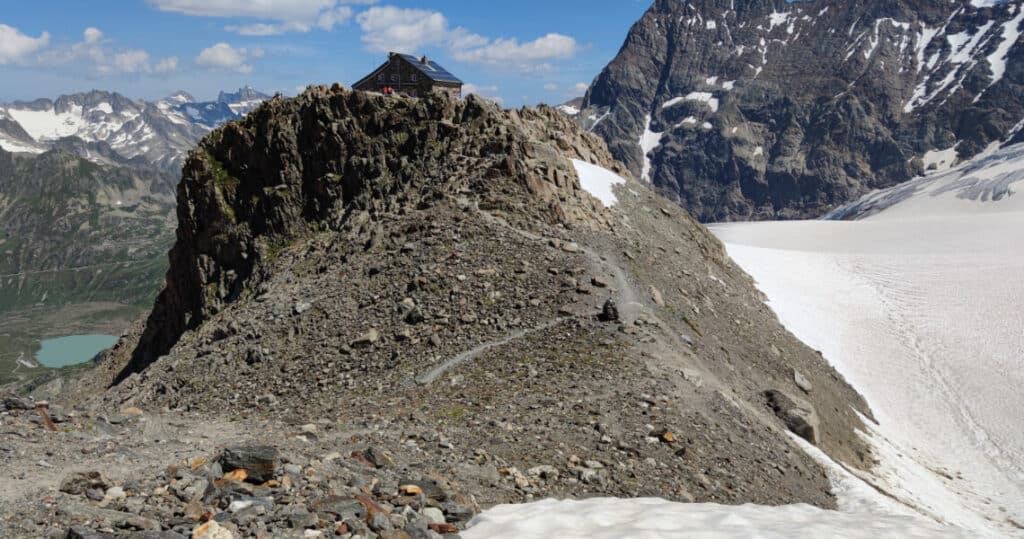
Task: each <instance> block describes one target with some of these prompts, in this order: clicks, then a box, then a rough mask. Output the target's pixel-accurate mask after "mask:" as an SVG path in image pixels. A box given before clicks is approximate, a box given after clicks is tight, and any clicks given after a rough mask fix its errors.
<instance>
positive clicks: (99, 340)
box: [36, 335, 117, 369]
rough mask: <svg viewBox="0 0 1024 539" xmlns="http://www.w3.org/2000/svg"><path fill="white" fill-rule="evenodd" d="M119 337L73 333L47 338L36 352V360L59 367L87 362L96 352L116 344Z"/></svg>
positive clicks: (49, 365)
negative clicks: (57, 337) (68, 335)
mask: <svg viewBox="0 0 1024 539" xmlns="http://www.w3.org/2000/svg"><path fill="white" fill-rule="evenodd" d="M116 342H117V337H112V336H110V335H71V336H70V337H61V338H59V339H46V340H45V341H43V342H42V345H43V347H42V348H40V349H39V351H38V352H36V361H38V362H39V363H41V364H42V365H43V366H44V367H50V368H51V369H59V368H61V367H67V366H69V365H77V364H79V363H85V362H86V361H89V360H90V359H92V358H94V357H96V354H98V353H100V352H102V351H104V350H106V349H107V348H110V347H111V346H114V343H116Z"/></svg>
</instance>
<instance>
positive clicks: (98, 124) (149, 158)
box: [0, 89, 265, 169]
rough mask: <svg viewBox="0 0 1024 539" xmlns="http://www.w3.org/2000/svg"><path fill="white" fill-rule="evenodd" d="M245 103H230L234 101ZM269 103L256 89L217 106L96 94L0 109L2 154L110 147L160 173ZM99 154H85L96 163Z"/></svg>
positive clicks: (179, 97) (183, 96) (186, 98)
mask: <svg viewBox="0 0 1024 539" xmlns="http://www.w3.org/2000/svg"><path fill="white" fill-rule="evenodd" d="M234 97H240V98H244V99H245V100H244V101H232V98H234ZM263 97H265V96H263V94H260V93H258V92H255V91H254V90H252V89H242V90H241V91H240V92H238V93H237V94H224V93H223V92H222V94H221V98H222V99H221V100H218V101H216V102H204V103H200V102H196V100H195V98H193V97H192V96H191V95H189V94H187V93H185V92H177V93H175V94H173V95H171V96H169V97H168V98H166V99H164V100H162V101H160V102H158V103H150V102H147V101H142V100H132V99H128V98H126V97H124V96H122V95H120V94H117V93H111V92H101V91H92V92H89V93H84V94H73V95H64V96H60V97H59V98H57V99H56V100H54V101H51V100H49V99H38V100H35V101H32V102H15V103H11V104H7V105H0V148H3V149H5V150H8V151H12V152H29V153H41V152H43V151H45V150H47V149H50V148H51V147H53V146H54V145H55V144H57V143H58V141H60V140H61V139H66V138H68V137H75V138H78V139H81V140H82V141H83V142H85V143H86V144H87V145H88V144H108V145H109V147H110V148H111V149H112V150H113V151H114V152H116V154H117V155H118V156H119V157H120V158H122V159H124V160H129V159H139V160H141V161H144V162H147V163H151V164H153V165H155V166H157V167H159V168H169V169H174V168H177V167H178V166H180V164H181V160H182V158H183V157H184V155H185V153H186V152H188V150H189V149H190V148H191V147H192V146H193V145H194V144H195V142H196V141H197V140H199V138H201V137H202V136H203V135H205V134H206V133H208V132H209V131H210V130H212V129H213V128H215V127H217V126H218V125H220V124H222V123H224V122H227V121H230V120H234V119H237V118H239V117H241V115H242V114H244V113H247V112H249V111H250V110H252V109H253V108H254V107H255V106H256V105H258V104H259V102H261V99H262V98H263ZM99 153H100V152H92V154H83V155H82V157H85V158H87V159H93V158H94V156H95V155H98V154H99Z"/></svg>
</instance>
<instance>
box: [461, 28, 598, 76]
mask: <svg viewBox="0 0 1024 539" xmlns="http://www.w3.org/2000/svg"><path fill="white" fill-rule="evenodd" d="M578 50H579V45H578V44H577V43H576V40H575V39H573V38H571V37H569V36H565V35H562V34H548V35H546V36H544V37H540V38H537V39H535V40H533V41H530V42H527V43H522V44H520V43H519V41H518V40H517V39H515V38H511V39H496V40H494V41H492V42H491V43H489V44H487V45H486V46H483V47H477V48H474V49H467V50H460V51H456V52H455V59H456V60H459V61H461V62H472V63H481V64H489V65H502V66H507V67H514V68H516V69H519V70H523V71H533V70H545V71H546V70H548V68H549V67H550V66H549V65H548V64H546V63H545V61H547V60H553V59H561V58H571V57H573V56H575V55H576V52H577V51H578Z"/></svg>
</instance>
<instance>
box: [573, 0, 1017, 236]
mask: <svg viewBox="0 0 1024 539" xmlns="http://www.w3.org/2000/svg"><path fill="white" fill-rule="evenodd" d="M1022 17H1024V11H1022V7H1021V2H1020V1H1019V0H1015V1H1009V2H995V3H978V2H971V1H968V0H957V1H953V2H949V1H944V0H900V1H895V2H894V1H891V0H872V1H867V2H863V1H853V0H824V1H817V2H813V3H808V2H793V3H789V2H786V0H753V1H747V2H734V1H732V0H698V1H690V2H678V1H675V0H658V1H656V2H654V5H653V6H652V7H651V8H650V10H649V11H648V12H647V13H646V14H645V15H644V16H643V17H642V18H641V19H640V21H638V22H637V23H636V24H635V25H634V26H633V28H632V30H631V31H630V33H629V35H628V37H627V38H626V41H625V43H624V45H623V47H622V49H621V51H620V52H619V54H618V56H617V57H616V58H615V59H614V60H613V61H612V62H611V63H610V64H609V65H608V66H607V67H606V68H605V69H604V71H603V72H602V73H601V74H600V75H599V76H598V77H597V79H596V80H595V81H594V83H593V84H592V85H591V87H590V89H589V90H588V92H587V95H586V97H585V102H584V107H583V111H582V112H581V114H580V116H579V119H580V121H581V122H582V124H583V125H584V126H585V127H587V128H588V129H590V130H592V131H593V132H594V133H596V134H598V135H600V136H601V137H602V138H604V139H605V140H606V141H607V142H608V145H609V148H610V149H611V151H612V153H613V154H614V155H615V157H616V158H617V159H619V160H621V161H623V162H624V163H626V164H627V165H628V167H629V169H630V170H631V171H632V172H633V173H634V175H636V176H638V177H641V176H642V177H644V178H645V179H646V180H648V181H650V182H651V183H652V184H653V185H654V186H655V187H657V188H658V189H659V190H660V191H661V192H662V193H663V194H666V195H667V196H669V197H670V198H673V199H674V200H676V201H678V202H679V203H680V204H682V205H683V206H684V207H686V208H688V209H689V210H690V211H691V212H693V214H694V215H695V216H697V217H698V218H699V219H701V220H703V221H725V220H744V219H776V218H805V217H817V216H820V215H822V214H824V213H825V212H826V211H827V210H829V209H832V208H834V207H835V206H837V205H840V204H842V203H845V202H848V201H850V200H853V199H855V198H857V197H859V196H860V195H862V194H864V193H865V192H867V191H869V190H871V189H876V188H881V187H887V186H891V185H894V184H898V183H901V182H904V181H906V180H908V179H910V178H912V177H914V176H915V175H918V174H921V173H922V172H924V171H926V170H927V169H929V168H933V167H940V168H941V167H946V166H949V165H951V164H952V162H953V161H954V160H956V159H957V158H960V159H967V158H969V157H972V156H974V155H976V154H978V153H979V152H981V151H983V150H985V149H986V148H989V147H990V146H991V145H994V144H996V145H997V144H1002V143H1005V142H1007V141H1011V140H1014V139H1019V138H1020V136H1021V126H1022V125H1024V122H1022V118H1024V105H1022V102H1024V101H1022V97H1024V71H1022V68H1024V63H1022V59H1024V48H1022V47H1021V46H1020V35H1021V33H1020V31H1019V30H1020V23H1021V21H1022ZM942 150H946V153H944V154H943V153H939V152H938V151H942Z"/></svg>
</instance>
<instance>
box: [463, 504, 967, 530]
mask: <svg viewBox="0 0 1024 539" xmlns="http://www.w3.org/2000/svg"><path fill="white" fill-rule="evenodd" d="M462 537H465V538H466V539H549V538H555V537H557V538H559V539H620V538H629V539H669V538H675V537H679V538H687V539H820V538H826V537H841V538H844V539H914V538H922V539H923V538H928V539H944V538H963V539H966V538H967V537H970V536H969V535H967V534H963V533H961V532H959V531H957V530H951V529H947V528H942V527H939V526H937V525H935V524H930V523H928V522H923V521H921V520H920V519H914V518H911V517H907V516H896V515H877V514H869V513H840V512H837V511H825V510H822V509H818V508H817V507H813V506H810V505H791V506H784V507H764V506H758V505H744V506H739V507H733V506H724V505H716V504H696V503H693V504H683V503H673V502H667V501H665V500H659V499H650V498H647V499H644V498H641V499H634V500H618V499H608V498H605V499H591V500H584V501H570V500H567V501H556V500H545V501H541V502H536V503H532V504H523V505H502V506H499V507H495V508H493V509H491V510H489V511H486V512H484V513H483V514H482V515H480V516H479V517H477V518H476V520H475V521H474V522H473V525H472V526H471V527H470V528H469V530H467V531H466V532H464V533H462Z"/></svg>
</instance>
